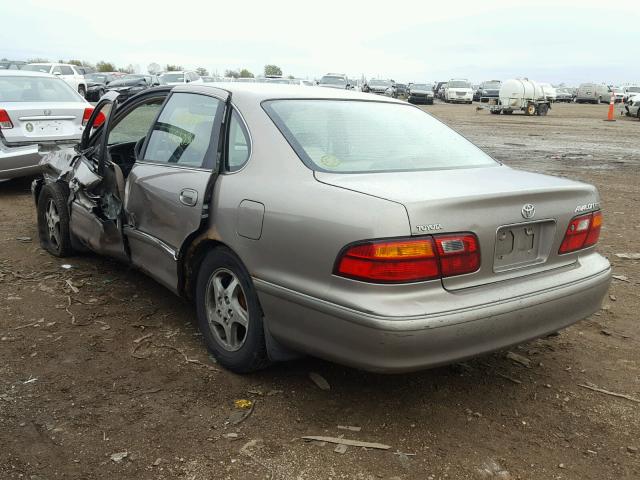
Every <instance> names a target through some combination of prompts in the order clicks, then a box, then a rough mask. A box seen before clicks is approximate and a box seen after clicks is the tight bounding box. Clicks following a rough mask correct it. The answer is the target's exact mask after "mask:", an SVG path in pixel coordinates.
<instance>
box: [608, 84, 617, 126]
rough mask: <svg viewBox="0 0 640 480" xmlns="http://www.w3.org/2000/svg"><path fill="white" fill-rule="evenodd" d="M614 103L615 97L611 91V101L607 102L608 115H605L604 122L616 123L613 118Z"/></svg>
mask: <svg viewBox="0 0 640 480" xmlns="http://www.w3.org/2000/svg"><path fill="white" fill-rule="evenodd" d="M615 103H616V95H615V93H613V91H612V92H611V101H610V102H609V113H607V119H606V120H605V122H615V121H616V119H615V118H613V114H614V104H615Z"/></svg>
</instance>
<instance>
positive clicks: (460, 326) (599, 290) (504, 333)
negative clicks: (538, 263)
mask: <svg viewBox="0 0 640 480" xmlns="http://www.w3.org/2000/svg"><path fill="white" fill-rule="evenodd" d="M536 277H537V278H536ZM541 277H542V278H540V277H538V275H532V276H531V277H530V279H529V280H526V283H525V284H524V286H525V288H524V289H522V290H521V293H520V294H518V295H514V296H508V295H507V294H506V292H509V293H512V292H514V291H516V290H514V289H511V288H508V287H505V286H504V285H500V284H494V285H489V286H485V287H478V288H470V289H466V290H463V291H460V292H455V293H451V292H447V291H444V290H443V292H442V295H444V296H448V297H450V304H451V306H452V307H456V308H453V309H451V310H447V311H442V312H434V313H431V312H424V313H422V314H419V315H415V316H410V317H407V316H405V317H388V316H379V315H376V314H375V313H371V312H365V311H357V310H354V309H352V308H346V307H343V306H340V305H336V304H333V303H329V302H326V301H324V300H321V299H319V298H315V297H310V296H307V295H303V294H300V293H298V292H294V291H292V290H288V289H284V288H282V287H279V286H276V285H273V284H271V283H268V282H264V281H261V280H258V279H255V280H254V282H255V285H256V287H257V289H258V294H259V298H260V302H261V304H262V308H263V310H264V312H265V318H266V322H267V327H268V328H269V331H270V333H271V335H273V337H274V338H275V339H276V340H278V341H279V342H281V343H282V344H284V345H286V346H288V347H290V348H292V349H295V350H299V351H302V352H306V353H309V354H311V355H315V356H318V357H322V358H325V359H328V360H332V361H336V362H338V363H342V364H346V365H350V366H353V367H357V368H362V369H365V370H371V371H378V372H384V373H394V372H405V371H411V370H420V369H424V368H430V367H435V366H439V365H444V364H448V363H452V362H456V361H460V360H463V359H466V358H469V357H473V356H476V355H481V354H484V353H488V352H491V351H494V350H499V349H502V348H506V347H509V346H512V345H516V344H519V343H522V342H526V341H529V340H532V339H535V338H538V337H541V336H544V335H546V334H549V333H552V332H555V331H557V330H560V329H562V328H565V327H568V326H569V325H571V324H573V323H575V322H577V321H578V320H581V319H583V318H585V317H587V316H589V315H591V314H592V313H594V312H595V311H597V310H598V309H599V308H600V305H601V302H602V299H603V297H604V295H605V294H606V292H607V290H608V288H609V283H610V280H611V267H610V265H609V262H608V261H607V260H606V259H604V258H603V257H601V256H600V255H598V254H595V253H593V254H591V255H589V258H586V259H582V258H581V259H580V261H579V262H578V264H576V265H575V266H574V267H572V268H571V269H569V270H568V271H564V272H562V273H561V274H553V273H546V274H544V275H542V276H541ZM501 283H505V282H501ZM464 297H466V298H464ZM505 297H506V298H505ZM390 301H393V299H390ZM460 305H465V306H464V307H460Z"/></svg>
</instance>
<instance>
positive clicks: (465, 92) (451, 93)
mask: <svg viewBox="0 0 640 480" xmlns="http://www.w3.org/2000/svg"><path fill="white" fill-rule="evenodd" d="M444 101H445V102H447V103H472V102H473V88H471V84H470V83H469V82H468V81H467V80H464V79H455V78H453V79H451V80H449V81H448V82H447V86H446V87H445V89H444Z"/></svg>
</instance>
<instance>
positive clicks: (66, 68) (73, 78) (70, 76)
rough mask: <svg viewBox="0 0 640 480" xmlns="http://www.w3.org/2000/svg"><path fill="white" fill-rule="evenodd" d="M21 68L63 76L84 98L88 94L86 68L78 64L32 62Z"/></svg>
mask: <svg viewBox="0 0 640 480" xmlns="http://www.w3.org/2000/svg"><path fill="white" fill-rule="evenodd" d="M21 70H25V71H32V72H42V73H48V74H50V75H56V76H58V77H60V78H62V79H63V80H64V81H65V82H67V83H68V84H69V86H70V87H71V88H73V89H74V90H75V91H76V92H78V93H79V94H80V96H81V97H82V98H85V97H86V95H87V81H86V80H85V78H84V70H81V69H80V67H78V66H77V65H71V64H68V63H30V64H29V65H24V66H23V67H22V68H21Z"/></svg>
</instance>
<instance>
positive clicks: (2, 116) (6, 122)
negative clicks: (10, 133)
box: [0, 108, 13, 130]
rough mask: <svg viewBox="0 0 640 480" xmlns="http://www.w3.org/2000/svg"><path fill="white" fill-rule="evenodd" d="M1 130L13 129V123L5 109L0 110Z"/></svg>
mask: <svg viewBox="0 0 640 480" xmlns="http://www.w3.org/2000/svg"><path fill="white" fill-rule="evenodd" d="M0 128H1V129H3V130H8V129H10V128H13V123H11V118H9V114H8V113H7V111H6V110H5V109H3V108H0Z"/></svg>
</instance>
